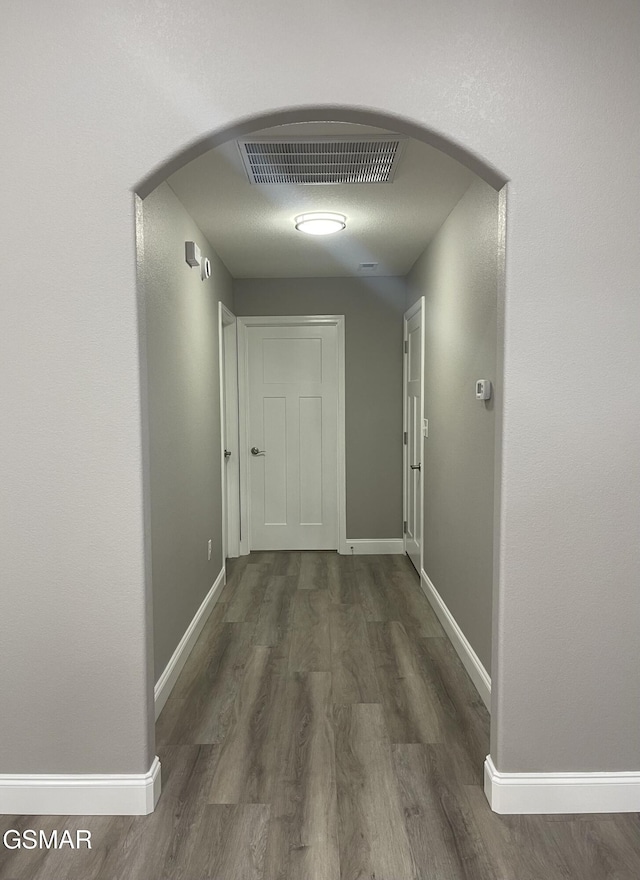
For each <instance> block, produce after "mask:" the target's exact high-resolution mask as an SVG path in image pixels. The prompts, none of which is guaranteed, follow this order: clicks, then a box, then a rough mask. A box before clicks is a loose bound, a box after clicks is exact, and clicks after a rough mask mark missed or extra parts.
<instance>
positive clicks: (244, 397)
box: [237, 315, 351, 555]
mask: <svg viewBox="0 0 640 880" xmlns="http://www.w3.org/2000/svg"><path fill="white" fill-rule="evenodd" d="M278 325H283V326H287V327H296V326H298V327H299V326H306V327H310V326H314V325H315V326H335V327H336V328H337V335H338V340H337V341H338V459H337V461H338V469H337V470H338V495H337V497H338V546H337V547H336V549H337V550H338V551H339V552H347V551H343V549H342V548H344V547H346V544H347V537H346V536H347V531H346V529H347V489H346V460H345V355H344V315H260V316H258V315H255V316H254V315H250V316H238V318H237V327H238V398H239V401H238V402H239V411H240V531H241V539H240V553H241V555H246V554H248V553H250V552H251V531H250V529H251V526H250V523H251V510H250V498H251V492H250V487H249V479H250V474H251V469H250V467H249V437H248V431H247V421H248V407H249V388H248V376H249V346H248V339H247V328H248V327H273V326H278ZM348 552H351V551H350V550H349V551H348Z"/></svg>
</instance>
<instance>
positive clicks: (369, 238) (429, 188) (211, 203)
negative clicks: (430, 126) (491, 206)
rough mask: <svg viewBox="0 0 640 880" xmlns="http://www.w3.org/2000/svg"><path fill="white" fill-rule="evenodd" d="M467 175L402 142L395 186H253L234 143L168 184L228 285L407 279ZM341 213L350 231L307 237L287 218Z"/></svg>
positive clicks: (317, 127)
mask: <svg viewBox="0 0 640 880" xmlns="http://www.w3.org/2000/svg"><path fill="white" fill-rule="evenodd" d="M376 133H379V134H386V133H387V131H386V130H385V129H379V128H372V127H370V126H364V125H354V124H345V123H299V124H294V125H284V126H279V127H277V128H270V129H265V130H263V131H261V132H254V133H252V135H251V137H256V136H258V137H259V136H262V135H264V136H268V137H274V136H278V137H279V136H287V137H288V136H294V135H295V136H303V137H309V136H311V137H313V136H323V135H352V134H366V135H370V134H376ZM473 178H474V174H473V173H472V172H471V171H469V170H468V169H467V168H465V167H464V166H462V165H460V164H459V163H458V162H456V161H455V160H454V159H451V158H450V157H449V156H446V155H445V154H444V153H442V152H440V151H439V150H437V149H435V148H433V147H430V146H428V145H427V144H424V143H421V142H420V141H416V140H413V139H408V140H407V141H406V143H405V149H404V153H403V155H402V158H401V159H400V163H399V165H398V168H397V172H396V175H395V179H394V181H393V183H389V184H337V185H330V186H296V185H291V184H285V185H269V186H261V185H251V184H250V183H249V182H248V180H247V176H246V173H245V171H244V168H243V164H242V160H241V158H240V154H239V151H238V148H237V144H236V141H235V140H234V141H230V142H228V143H226V144H223V145H222V146H220V147H217V148H216V149H214V150H210V151H209V152H208V153H205V154H203V155H202V156H200V157H198V158H197V159H195V160H193V161H192V162H190V163H189V164H187V165H185V166H184V167H183V168H181V169H179V170H178V171H177V172H175V173H174V174H172V175H171V176H170V177H168V178H167V182H168V183H169V185H170V186H171V188H172V189H173V191H174V192H175V194H176V195H177V196H178V198H179V199H180V201H181V202H182V203H183V205H184V206H185V208H186V209H187V211H188V212H189V213H190V214H191V216H192V217H193V218H194V220H195V221H196V223H197V224H198V226H199V227H200V229H201V230H202V232H203V233H204V235H205V236H206V238H207V239H208V240H209V242H210V243H211V244H212V245H213V247H214V248H215V250H216V252H217V253H218V255H219V256H220V258H221V259H222V261H223V262H224V263H225V265H226V266H227V268H228V269H229V272H230V273H231V275H232V276H233V277H234V278H296V277H331V276H345V275H352V274H355V275H359V274H362V273H361V272H360V271H359V266H360V263H370V262H376V263H378V267H377V268H376V270H375V272H370V271H367V272H366V274H375V275H405V274H406V273H407V272H408V271H409V270H410V269H411V267H412V265H413V263H414V262H415V261H416V259H417V258H418V257H419V256H420V254H421V253H422V252H423V251H424V249H425V247H426V246H427V244H428V243H429V241H430V240H431V238H432V237H433V235H434V234H435V233H436V232H437V230H438V229H439V228H440V226H441V225H442V223H443V222H444V220H445V219H446V217H447V216H448V214H449V213H450V211H451V210H452V208H453V207H454V206H455V204H456V203H457V202H458V201H459V199H460V198H461V196H462V195H463V193H464V192H465V191H466V189H467V188H468V186H469V184H470V183H471V181H472V179H473ZM313 210H324V211H339V212H341V213H343V214H346V215H347V229H346V230H344V231H343V232H341V233H338V234H337V235H335V236H328V237H326V238H318V237H314V236H305V235H303V234H302V233H300V232H297V231H296V230H295V229H294V225H293V218H294V217H295V215H296V214H300V213H303V212H306V211H313Z"/></svg>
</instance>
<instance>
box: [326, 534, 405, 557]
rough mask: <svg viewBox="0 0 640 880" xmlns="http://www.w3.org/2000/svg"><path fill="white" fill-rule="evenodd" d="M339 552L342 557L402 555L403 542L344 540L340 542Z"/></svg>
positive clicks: (361, 539) (392, 540) (374, 539)
mask: <svg viewBox="0 0 640 880" xmlns="http://www.w3.org/2000/svg"><path fill="white" fill-rule="evenodd" d="M352 548H353V549H352ZM339 552H340V553H341V554H342V555H343V556H351V555H352V554H353V555H354V556H362V555H367V554H381V555H382V554H383V555H390V554H396V553H398V554H402V553H404V541H403V539H402V538H345V539H344V540H343V541H340V551H339Z"/></svg>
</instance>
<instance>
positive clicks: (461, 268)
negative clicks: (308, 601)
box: [407, 180, 500, 671]
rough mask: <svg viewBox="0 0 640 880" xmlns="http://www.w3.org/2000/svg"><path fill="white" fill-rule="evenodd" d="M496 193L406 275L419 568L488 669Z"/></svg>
mask: <svg viewBox="0 0 640 880" xmlns="http://www.w3.org/2000/svg"><path fill="white" fill-rule="evenodd" d="M498 231H499V230H498V193H497V192H496V191H495V190H494V189H493V188H492V187H490V186H489V185H488V184H486V183H484V181H481V180H477V181H475V182H474V183H472V184H471V186H470V187H469V189H468V190H467V192H466V193H465V195H464V196H463V197H462V198H461V199H460V201H459V202H458V204H457V205H456V207H455V208H454V209H453V211H452V212H451V213H450V214H449V217H448V218H447V220H446V222H445V223H444V225H443V226H442V227H441V228H440V231H439V232H438V233H437V235H436V236H435V238H434V239H433V240H432V241H431V243H430V245H429V247H428V248H427V250H426V251H425V252H424V254H423V255H422V256H421V257H420V258H419V259H418V260H417V261H416V263H415V264H414V266H413V268H412V270H411V272H410V273H409V275H408V276H407V283H408V291H407V307H408V306H409V305H411V304H413V303H414V302H415V300H416V299H417V298H418V297H419V296H422V295H424V296H425V297H426V301H425V330H426V344H425V417H426V418H428V419H429V438H428V439H427V440H425V442H424V453H423V467H424V495H425V497H424V568H425V571H426V573H427V575H428V577H429V578H430V580H431V582H432V583H433V585H434V586H435V588H436V589H437V590H438V592H439V593H440V595H441V596H442V598H443V600H444V601H445V603H446V605H447V607H448V608H449V610H450V611H451V613H452V614H453V616H454V617H455V619H456V621H457V622H458V624H459V626H460V627H461V629H462V631H463V632H464V634H465V635H466V637H467V638H468V639H469V642H470V643H471V646H472V647H473V649H474V650H475V652H476V654H477V655H478V657H479V658H480V660H481V662H482V663H483V664H484V666H485V668H486V669H487V671H490V669H491V609H492V592H493V525H494V524H493V514H494V510H493V501H494V490H493V481H494V456H495V430H494V428H495V397H492V399H491V400H488V401H487V402H486V403H485V402H480V401H477V400H476V399H475V385H474V383H475V380H476V379H490V380H491V382H492V383H493V385H494V388H495V387H496V385H497V388H496V390H497V391H498V393H499V392H500V388H499V383H496V344H497V342H496V331H497V292H498V277H497V271H498V264H497V254H498Z"/></svg>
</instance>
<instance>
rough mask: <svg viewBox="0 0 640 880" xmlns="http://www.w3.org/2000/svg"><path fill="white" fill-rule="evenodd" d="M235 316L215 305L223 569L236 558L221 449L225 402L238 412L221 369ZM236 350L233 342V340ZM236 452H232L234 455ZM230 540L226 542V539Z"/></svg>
mask: <svg viewBox="0 0 640 880" xmlns="http://www.w3.org/2000/svg"><path fill="white" fill-rule="evenodd" d="M236 323H237V319H236V316H235V315H234V314H233V312H231V311H230V310H229V309H228V308H227V307H226V306H225V304H224V303H218V364H219V371H220V468H221V471H220V475H221V482H220V485H221V490H222V565H223V568H224V564H225V560H226V558H227V557H231V558H233V557H236V556H239V555H240V540H239V533H240V509H239V507H240V499H239V498H235V497H233V498H228V496H227V467H226V465H225V458H224V450H225V442H226V438H227V424H226V423H227V413H226V409H227V403H230V405H231V407H232V408H233V407H235V409H236V410H237V409H238V386H237V383H236V382H235V381H231V382H230V381H228V377H227V375H226V373H227V371H226V369H225V344H224V333H225V330H224V328H225V327H228V326H230V325H231V324H233V325H236ZM236 349H237V341H236ZM239 451H240V450H239V449H237V450H235V454H236V456H237V455H238V453H239ZM232 519H233V522H234V523H236V526H237V527H236V528H234V529H230V528H229V521H230V520H232ZM230 536H232V537H231V539H230V540H229V538H230Z"/></svg>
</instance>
